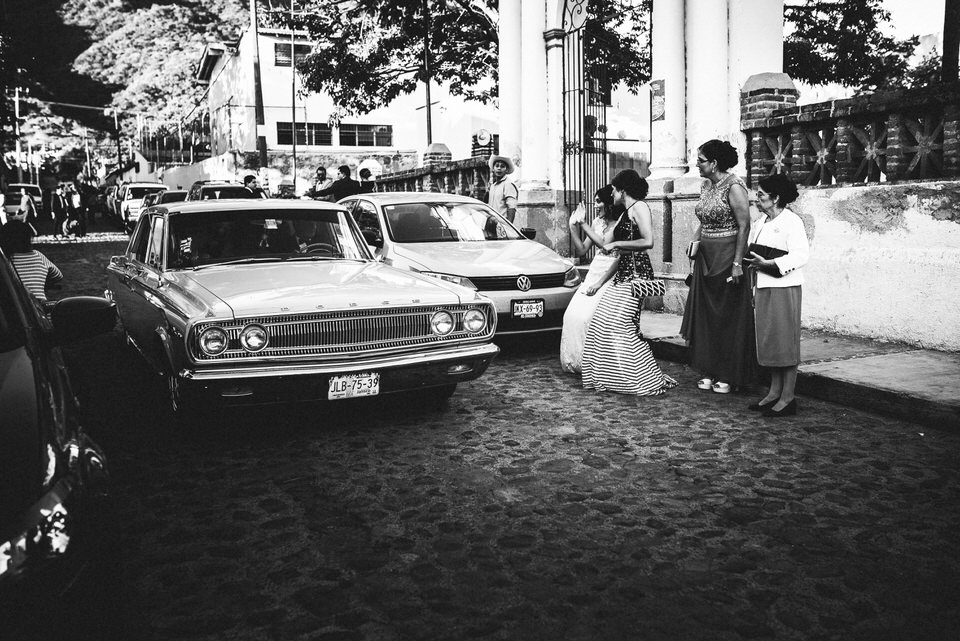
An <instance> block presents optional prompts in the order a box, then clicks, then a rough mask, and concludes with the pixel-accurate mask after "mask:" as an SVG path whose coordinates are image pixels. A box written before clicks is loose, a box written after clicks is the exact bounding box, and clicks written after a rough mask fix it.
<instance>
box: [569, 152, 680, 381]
mask: <svg viewBox="0 0 960 641" xmlns="http://www.w3.org/2000/svg"><path fill="white" fill-rule="evenodd" d="M612 185H613V199H614V202H615V203H617V204H621V205H623V206H624V208H626V215H625V216H623V217H622V218H621V220H620V222H619V223H618V224H617V226H616V228H615V229H614V231H613V238H614V240H613V241H612V242H609V243H606V245H605V246H604V249H603V251H604V252H614V251H618V252H619V255H620V259H619V265H618V267H617V274H616V275H615V276H614V278H613V283H612V284H611V285H610V286H609V287H608V289H607V291H606V292H605V293H604V294H603V297H602V298H601V299H600V303H599V305H598V306H597V310H596V312H594V315H593V320H591V321H590V326H589V327H588V328H587V338H586V342H585V343H584V347H583V362H582V367H583V386H584V387H585V388H586V389H594V390H598V391H610V392H619V393H621V394H636V395H638V396H653V395H656V394H662V393H663V392H665V391H666V390H668V389H670V388H671V387H674V386H675V385H676V384H677V382H676V381H675V380H673V379H672V378H670V377H669V376H667V375H666V374H664V373H663V371H662V370H661V369H660V366H659V365H658V364H657V361H656V359H654V357H653V351H652V350H651V349H650V345H649V344H648V343H647V342H646V341H645V340H643V335H642V334H641V333H640V328H639V325H638V323H639V321H640V307H641V303H642V301H641V300H640V299H638V298H636V297H635V296H634V295H633V291H632V286H631V281H632V280H634V279H636V278H642V279H646V280H653V277H654V275H653V266H652V265H651V264H650V257H649V256H648V255H647V250H648V249H650V248H651V247H653V223H652V221H651V216H650V208H649V207H648V206H647V204H646V203H644V202H642V201H643V199H644V198H645V197H646V195H647V181H645V180H644V179H643V178H641V177H640V174H638V173H637V172H636V171H634V170H632V169H625V170H623V171H621V172H620V173H618V174H617V175H616V176H614V178H613V181H612Z"/></svg>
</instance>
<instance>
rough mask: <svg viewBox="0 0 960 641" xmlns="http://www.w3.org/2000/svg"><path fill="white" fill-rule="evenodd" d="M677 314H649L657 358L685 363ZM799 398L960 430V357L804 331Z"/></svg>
mask: <svg viewBox="0 0 960 641" xmlns="http://www.w3.org/2000/svg"><path fill="white" fill-rule="evenodd" d="M681 319H682V317H681V316H678V315H675V314H668V313H658V312H650V311H646V310H645V311H644V312H643V313H642V314H641V316H640V328H641V330H642V331H643V334H644V336H645V337H646V338H647V339H648V340H649V341H650V343H651V346H652V347H653V353H654V355H655V356H657V358H662V359H665V360H670V361H675V362H680V363H686V362H687V347H686V345H685V343H684V340H683V339H682V338H680V335H679V334H680V321H681ZM800 358H801V361H802V362H801V365H800V368H799V376H798V377H797V392H798V393H799V394H801V395H805V396H812V397H814V398H819V399H823V400H828V401H832V402H834V403H839V404H841V405H847V406H849V407H855V408H857V409H861V410H865V411H868V412H876V413H878V414H886V415H889V416H894V417H896V418H900V419H904V420H908V421H913V422H915V423H920V424H923V425H929V426H932V427H940V428H948V429H960V354H954V353H949V352H937V351H933V350H927V349H919V348H916V347H912V346H909V345H901V344H898V343H881V342H878V341H872V340H869V339H864V338H852V337H848V336H838V335H834V334H826V333H823V332H812V331H808V330H803V331H802V332H801V337H800Z"/></svg>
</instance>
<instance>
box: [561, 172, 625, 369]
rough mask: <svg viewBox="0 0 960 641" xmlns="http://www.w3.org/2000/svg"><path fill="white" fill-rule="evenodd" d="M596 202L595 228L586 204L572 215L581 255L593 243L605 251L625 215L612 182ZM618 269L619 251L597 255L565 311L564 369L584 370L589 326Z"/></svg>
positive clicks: (576, 249)
mask: <svg viewBox="0 0 960 641" xmlns="http://www.w3.org/2000/svg"><path fill="white" fill-rule="evenodd" d="M593 204H594V208H595V210H596V212H597V216H596V218H594V226H593V227H590V226H588V225H586V224H585V221H584V217H583V209H582V206H581V207H578V208H577V211H575V212H574V213H573V215H571V216H570V238H571V240H572V241H573V245H574V253H575V255H577V256H582V255H583V254H585V253H587V251H588V250H589V249H590V248H591V247H593V246H596V247H597V248H598V249H601V250H602V249H603V248H604V245H605V244H606V243H609V242H610V241H612V240H613V228H614V227H615V226H616V224H617V220H618V217H619V216H620V215H621V214H623V207H621V206H619V205H614V203H613V188H612V187H611V186H610V185H607V186H605V187H601V188H600V189H598V190H597V193H596V194H595V195H594V198H593ZM581 231H582V232H583V233H585V234H586V238H581V236H580V234H581ZM616 269H617V256H616V254H615V253H610V254H601V253H598V254H597V255H596V256H594V258H593V261H592V262H591V263H590V269H589V270H588V271H587V275H586V277H585V278H584V279H583V283H582V284H581V285H580V287H579V288H578V289H577V293H576V294H574V296H573V298H572V299H571V300H570V304H569V305H568V306H567V309H566V311H565V312H564V313H563V331H562V332H561V334H560V367H562V368H563V371H565V372H571V373H574V374H578V373H580V359H581V357H582V356H583V341H584V339H585V338H586V336H587V326H588V325H589V324H590V319H591V318H593V313H594V311H596V309H597V304H598V303H599V302H600V298H601V297H602V296H603V294H604V292H606V291H607V287H609V284H610V279H611V278H612V277H613V274H614V273H615V272H616Z"/></svg>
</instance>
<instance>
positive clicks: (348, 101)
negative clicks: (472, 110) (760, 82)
mask: <svg viewBox="0 0 960 641" xmlns="http://www.w3.org/2000/svg"><path fill="white" fill-rule="evenodd" d="M302 8H303V9H304V10H303V11H300V12H297V13H296V15H295V18H294V21H295V24H296V26H297V28H302V29H306V30H307V31H308V32H309V33H310V34H311V38H312V39H313V40H314V41H316V43H317V44H316V47H315V48H314V51H313V53H312V55H310V56H309V57H308V58H307V59H306V60H305V61H303V62H302V63H301V64H300V65H299V66H298V70H299V72H300V73H301V74H302V75H303V77H304V83H305V86H306V87H307V89H309V90H311V91H315V92H318V93H325V94H327V95H329V96H331V97H332V98H333V101H334V103H335V104H337V105H339V106H340V107H341V108H342V110H343V111H344V112H345V113H366V112H369V111H372V110H373V109H376V108H377V107H382V106H385V105H387V104H389V103H390V101H391V100H393V99H394V98H396V97H397V96H399V95H401V94H406V93H411V92H412V91H414V90H415V89H416V88H417V87H418V86H419V85H421V84H422V83H423V82H425V81H426V79H427V77H428V76H427V68H426V65H425V60H426V56H425V53H424V49H425V46H424V45H425V42H429V51H428V55H429V78H430V79H431V80H432V81H435V82H438V83H442V84H444V85H445V86H446V87H447V88H448V89H449V91H450V93H451V94H452V95H455V96H461V97H463V98H465V99H467V100H476V101H480V102H490V101H493V100H495V99H496V97H497V78H498V58H497V56H498V46H499V36H498V23H499V14H498V12H497V2H496V0H429V2H427V1H422V2H407V3H392V2H390V3H388V2H382V0H355V1H352V2H349V3H343V4H331V3H326V2H323V3H321V2H309V1H308V2H305V3H304V6H303V7H302ZM590 9H591V11H590V17H589V18H588V21H587V25H586V42H587V45H586V47H587V51H589V52H591V60H589V61H588V66H589V65H595V66H599V67H602V68H603V69H604V70H605V71H606V73H607V77H608V79H609V81H610V82H611V83H614V84H615V83H617V82H620V81H622V82H624V83H625V84H626V85H627V86H628V87H629V88H631V89H633V90H636V89H638V88H639V87H640V85H641V84H642V83H643V82H645V81H646V80H647V79H648V78H649V75H650V60H649V50H648V47H647V46H646V41H647V37H648V34H647V29H646V20H645V16H646V14H647V13H648V12H649V0H644V1H643V2H639V3H637V2H629V1H626V2H625V1H620V0H593V2H591V3H590ZM287 15H288V14H285V13H284V12H277V13H276V14H275V18H274V20H275V26H283V27H287V26H289V20H288V18H287V17H286V16H287ZM622 24H631V25H634V27H633V28H632V29H624V28H622V27H621V26H620V25H622Z"/></svg>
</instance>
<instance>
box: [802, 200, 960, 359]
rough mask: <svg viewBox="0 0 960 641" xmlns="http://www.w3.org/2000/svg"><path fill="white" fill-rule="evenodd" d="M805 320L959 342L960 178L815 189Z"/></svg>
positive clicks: (917, 341)
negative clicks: (959, 179)
mask: <svg viewBox="0 0 960 641" xmlns="http://www.w3.org/2000/svg"><path fill="white" fill-rule="evenodd" d="M793 209H794V210H795V211H796V212H797V213H798V214H800V215H801V217H802V218H803V220H804V223H805V224H806V226H807V235H808V237H809V238H810V241H811V244H810V262H809V264H808V265H807V266H806V267H804V274H805V278H806V283H805V284H804V286H803V325H804V326H805V327H809V328H812V329H823V330H827V331H831V332H837V333H841V334H850V335H855V336H864V337H868V338H875V339H881V340H890V341H899V342H904V343H909V344H913V345H917V346H921V347H925V348H930V349H939V350H947V351H960V297H958V296H957V293H958V291H960V289H958V286H957V283H958V279H960V225H958V221H960V182H956V181H954V182H926V183H916V184H912V185H911V184H898V185H877V186H870V187H842V188H834V189H807V190H804V191H803V192H802V194H801V197H800V199H799V200H798V201H797V203H795V205H794V206H793Z"/></svg>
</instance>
